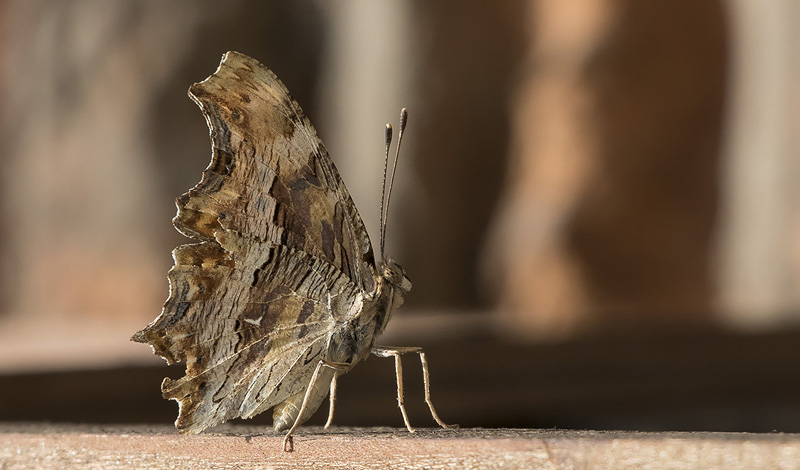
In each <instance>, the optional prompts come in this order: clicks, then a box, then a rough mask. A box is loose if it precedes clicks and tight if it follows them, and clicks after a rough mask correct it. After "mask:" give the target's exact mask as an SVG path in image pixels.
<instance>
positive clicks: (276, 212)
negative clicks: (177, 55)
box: [174, 52, 375, 292]
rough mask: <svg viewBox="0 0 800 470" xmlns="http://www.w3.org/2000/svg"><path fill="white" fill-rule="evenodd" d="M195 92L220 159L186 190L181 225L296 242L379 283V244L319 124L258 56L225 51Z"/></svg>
mask: <svg viewBox="0 0 800 470" xmlns="http://www.w3.org/2000/svg"><path fill="white" fill-rule="evenodd" d="M189 94H190V96H191V97H192V99H193V100H195V102H196V103H197V104H198V105H199V106H200V108H201V109H202V111H203V114H204V115H205V117H206V121H207V122H208V125H209V128H210V132H211V140H212V145H213V153H212V161H211V164H210V165H209V166H208V168H206V170H205V171H204V172H203V178H202V180H201V181H200V183H199V184H198V185H197V186H195V187H194V188H193V189H192V190H191V191H189V192H188V193H186V194H184V195H183V196H181V197H180V198H179V199H178V215H177V216H176V218H175V221H174V222H175V226H176V227H177V228H178V230H179V231H181V232H182V233H184V234H186V235H187V236H190V237H197V238H200V239H210V238H213V237H214V233H215V231H216V230H218V229H219V228H223V229H225V230H233V231H237V232H240V233H245V234H248V235H249V236H251V237H253V238H255V239H257V240H270V241H272V242H274V243H277V244H280V245H284V246H288V247H291V248H296V249H299V250H302V251H304V252H306V253H309V254H312V255H314V256H316V257H318V258H320V259H322V260H325V261H327V262H329V263H331V264H332V265H333V266H335V267H337V268H339V270H341V271H342V272H344V273H345V274H346V275H347V276H348V277H349V278H350V279H352V280H353V282H354V283H355V284H356V285H357V286H359V287H361V288H362V289H363V290H364V291H367V292H369V291H372V290H373V288H374V276H375V267H374V266H375V261H374V256H373V253H372V245H371V243H370V242H369V236H368V235H367V231H366V229H365V228H364V224H363V222H362V220H361V217H360V216H359V214H358V210H357V209H356V207H355V204H353V201H352V199H351V197H350V194H349V193H348V192H347V190H346V189H345V187H344V184H343V182H342V180H341V178H340V176H339V174H338V172H337V171H336V168H335V167H334V165H333V162H332V161H331V159H330V157H329V156H328V152H327V150H326V149H325V147H324V145H323V144H322V142H321V141H320V139H319V137H317V134H316V131H315V130H314V127H313V126H312V125H311V123H310V122H309V120H308V118H306V117H305V115H304V114H303V111H302V110H301V109H300V106H299V105H298V104H297V103H296V102H295V101H294V100H293V99H292V98H291V97H290V96H289V92H288V90H287V89H286V87H285V86H284V85H283V83H281V82H280V80H278V78H277V77H276V76H275V75H274V74H273V73H272V72H271V71H270V70H269V69H267V68H266V67H264V66H263V65H261V64H260V63H258V62H257V61H256V60H254V59H252V58H249V57H247V56H245V55H242V54H239V53H237V52H228V53H227V54H225V57H224V58H223V61H222V63H221V64H220V66H219V69H217V71H216V72H215V73H214V74H213V75H212V76H210V77H209V78H208V79H206V80H205V81H203V82H201V83H197V84H194V85H192V87H191V88H190V89H189Z"/></svg>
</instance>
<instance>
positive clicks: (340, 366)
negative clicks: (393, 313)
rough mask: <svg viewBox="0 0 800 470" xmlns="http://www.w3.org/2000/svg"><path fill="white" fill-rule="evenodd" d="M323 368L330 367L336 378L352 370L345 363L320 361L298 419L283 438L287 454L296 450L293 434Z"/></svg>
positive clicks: (312, 376)
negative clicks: (342, 372)
mask: <svg viewBox="0 0 800 470" xmlns="http://www.w3.org/2000/svg"><path fill="white" fill-rule="evenodd" d="M323 367H329V368H331V369H333V371H334V377H335V376H336V374H337V373H338V372H340V371H347V370H348V369H350V364H347V363H344V362H333V361H326V360H325V359H320V361H319V362H318V363H317V367H316V368H315V369H314V373H313V374H312V375H311V380H310V381H309V382H308V387H307V388H306V394H305V395H304V396H303V404H302V405H300V411H299V412H298V413H297V418H296V419H295V420H294V424H293V425H292V427H291V428H289V431H288V432H287V433H286V436H284V438H283V450H284V451H286V452H291V451H293V450H294V443H293V440H292V434H294V430H295V429H297V427H298V426H299V425H300V420H301V419H302V417H303V414H305V411H306V408H307V407H308V399H309V397H310V396H311V391H312V390H313V389H314V385H316V384H317V377H319V372H320V370H322V368H323Z"/></svg>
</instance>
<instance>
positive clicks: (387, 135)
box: [379, 124, 392, 259]
mask: <svg viewBox="0 0 800 470" xmlns="http://www.w3.org/2000/svg"><path fill="white" fill-rule="evenodd" d="M384 139H385V142H386V151H385V152H384V158H383V189H382V190H381V215H380V221H379V222H380V239H381V259H384V255H383V248H384V246H385V241H386V227H385V224H386V221H385V219H384V212H385V210H386V204H384V202H386V174H387V172H388V170H389V147H390V146H391V145H392V125H391V124H386V133H385V135H384Z"/></svg>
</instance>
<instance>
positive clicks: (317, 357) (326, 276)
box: [131, 52, 448, 450]
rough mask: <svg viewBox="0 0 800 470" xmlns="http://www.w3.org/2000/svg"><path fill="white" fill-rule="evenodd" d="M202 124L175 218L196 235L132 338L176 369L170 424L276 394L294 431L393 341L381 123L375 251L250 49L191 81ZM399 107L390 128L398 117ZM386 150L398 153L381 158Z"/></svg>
mask: <svg viewBox="0 0 800 470" xmlns="http://www.w3.org/2000/svg"><path fill="white" fill-rule="evenodd" d="M189 96H190V97H191V98H192V99H193V100H194V101H195V102H196V103H197V105H198V106H200V109H201V110H202V112H203V115H204V116H205V118H206V121H207V123H208V126H209V129H210V135H211V141H212V147H213V150H212V157H211V163H210V164H209V166H208V168H206V169H205V171H204V172H203V177H202V179H201V180H200V183H198V184H197V186H195V187H194V188H192V189H191V190H190V191H189V192H188V193H186V194H184V195H182V196H181V197H179V198H178V199H177V201H176V204H177V206H178V214H177V215H176V216H175V218H174V219H173V224H174V225H175V228H176V229H177V230H178V231H179V232H181V233H182V234H184V235H186V236H188V237H191V238H194V239H196V240H198V243H193V244H188V245H182V246H179V247H178V248H176V249H175V250H174V251H173V253H172V256H173V258H174V260H175V265H174V266H173V267H172V269H171V270H170V272H169V275H168V277H169V283H170V295H169V298H168V299H167V301H166V303H165V304H164V308H163V310H162V312H161V314H160V315H159V316H158V318H156V319H155V320H154V321H153V322H152V323H151V324H150V325H148V326H147V327H146V328H144V329H143V330H141V331H139V332H137V333H136V334H135V335H134V336H133V337H132V338H131V339H132V340H133V341H137V342H140V343H149V344H150V345H152V347H153V350H154V352H155V353H156V354H158V355H160V356H163V357H164V358H165V359H166V360H167V362H168V363H169V364H172V363H175V362H180V361H184V360H185V361H186V375H185V376H184V377H182V378H180V379H178V380H171V379H169V378H166V379H164V382H163V383H162V385H161V390H162V392H163V396H164V398H167V399H172V400H176V401H177V402H178V404H179V406H180V411H179V414H178V419H177V421H176V422H175V426H176V427H177V428H178V430H179V431H180V432H182V433H197V432H200V431H202V430H204V429H206V428H208V427H210V426H214V425H216V424H219V423H222V422H225V421H227V420H229V419H231V418H237V417H243V418H250V417H253V416H255V415H257V414H259V413H261V412H263V411H265V410H267V409H269V408H273V420H274V427H275V429H276V430H277V431H282V430H286V429H288V432H287V434H286V437H285V439H284V449H285V450H291V448H292V441H291V436H292V433H293V432H294V430H295V429H296V428H297V426H298V425H300V424H301V423H303V422H304V421H306V420H307V419H308V418H309V417H311V415H312V414H313V413H314V412H315V411H316V410H317V409H318V408H319V406H320V405H321V404H322V401H323V400H324V399H325V397H326V396H328V394H330V411H329V416H328V423H327V424H326V427H327V426H328V425H330V423H331V420H332V418H333V409H334V403H335V397H336V379H337V377H338V376H339V375H341V374H343V373H345V372H347V371H348V370H350V368H351V367H353V366H354V365H355V364H356V363H357V362H358V361H360V360H362V359H364V358H365V357H367V356H368V355H369V354H370V353H373V354H375V355H377V356H380V357H390V356H391V357H394V358H395V367H396V372H397V385H398V387H397V399H398V404H399V406H400V410H401V412H402V415H403V421H404V422H405V425H406V427H407V428H408V430H409V431H411V432H413V429H412V428H411V425H410V424H409V422H408V417H407V415H406V411H405V407H404V405H403V388H402V378H401V371H402V368H401V362H400V355H401V354H403V353H408V352H413V353H417V354H419V356H420V360H421V362H422V367H423V376H424V381H425V384H424V385H425V401H426V402H427V404H428V407H429V408H430V411H431V414H432V415H433V417H434V419H435V420H436V422H437V423H439V424H440V425H441V426H443V427H448V426H447V425H445V424H444V423H443V422H442V421H441V420H440V419H439V417H438V415H437V414H436V411H435V410H434V408H433V404H432V403H431V401H430V392H429V379H428V368H427V362H426V359H425V353H424V352H423V351H422V349H421V348H416V347H404V348H379V347H375V340H376V338H377V337H378V335H380V334H381V333H382V332H383V330H384V329H385V328H386V324H387V323H388V321H389V318H390V317H391V315H392V312H393V311H394V310H395V309H396V308H397V307H399V306H400V305H401V304H402V303H403V297H404V296H405V295H406V294H407V293H408V292H409V290H410V289H411V281H410V280H409V279H408V277H407V276H406V274H405V271H403V268H402V267H400V265H399V264H397V263H396V262H394V261H392V260H391V259H388V258H385V257H384V256H383V247H384V239H385V231H386V220H387V219H386V212H387V208H388V202H389V199H390V198H391V183H390V184H389V191H388V195H386V173H387V172H386V170H387V168H388V155H389V146H390V143H391V126H389V125H387V132H386V165H385V166H384V196H382V198H381V221H380V222H381V223H380V226H381V234H380V238H381V244H380V245H381V261H380V262H378V263H376V262H375V259H374V256H373V251H372V244H371V242H370V239H369V236H368V235H367V231H366V229H365V227H364V223H363V222H362V220H361V217H360V216H359V214H358V210H357V209H356V207H355V205H354V204H353V200H352V199H351V197H350V194H349V193H348V192H347V189H346V188H345V186H344V183H343V182H342V179H341V177H340V176H339V173H338V172H337V171H336V167H335V166H334V164H333V161H332V160H331V158H330V156H329V155H328V152H327V151H326V150H325V147H324V146H323V144H322V142H321V141H320V139H319V137H317V133H316V130H315V129H314V127H313V126H312V125H311V123H310V122H309V120H308V118H306V117H305V115H304V114H303V111H302V110H301V109H300V106H299V105H298V104H297V103H296V102H295V101H294V100H293V99H292V97H291V96H290V95H289V91H288V90H287V89H286V87H285V86H284V85H283V83H281V81H280V80H278V78H277V77H276V76H275V74H273V73H272V72H271V71H270V70H269V69H267V68H266V67H265V66H263V65H261V64H260V63H258V62H257V61H256V60H254V59H252V58H250V57H247V56H246V55H244V54H240V53H238V52H228V53H226V54H225V55H224V56H223V58H222V62H221V63H220V65H219V68H218V69H217V71H216V72H214V74H213V75H211V76H210V77H208V78H207V79H206V80H204V81H203V82H200V83H196V84H194V85H192V86H191V87H190V88H189ZM406 116H407V114H406V111H405V109H404V110H403V112H402V114H401V124H400V133H399V137H398V153H399V142H400V140H401V139H402V135H403V129H404V127H405V123H406V119H407V118H406ZM396 164H397V154H396V155H395V162H394V166H393V170H392V180H393V179H394V168H396Z"/></svg>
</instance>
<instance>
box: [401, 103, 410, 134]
mask: <svg viewBox="0 0 800 470" xmlns="http://www.w3.org/2000/svg"><path fill="white" fill-rule="evenodd" d="M407 123H408V108H403V109H401V110H400V132H403V131H404V130H405V128H406V124H407Z"/></svg>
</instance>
